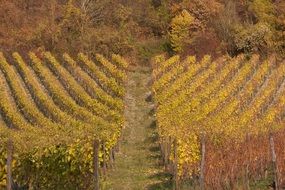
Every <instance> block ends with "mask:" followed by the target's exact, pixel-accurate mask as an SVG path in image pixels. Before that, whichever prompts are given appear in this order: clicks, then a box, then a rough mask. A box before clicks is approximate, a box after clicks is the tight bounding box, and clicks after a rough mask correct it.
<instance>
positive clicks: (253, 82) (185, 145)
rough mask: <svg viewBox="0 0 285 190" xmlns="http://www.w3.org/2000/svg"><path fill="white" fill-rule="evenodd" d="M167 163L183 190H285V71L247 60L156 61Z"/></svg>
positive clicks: (284, 66) (254, 57) (278, 66)
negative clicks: (194, 189)
mask: <svg viewBox="0 0 285 190" xmlns="http://www.w3.org/2000/svg"><path fill="white" fill-rule="evenodd" d="M152 77H153V86H152V91H153V95H154V100H155V103H156V118H157V125H158V130H159V136H160V145H161V150H162V153H163V160H164V163H165V166H166V168H167V170H168V171H171V172H172V173H173V174H174V179H175V186H176V189H179V187H180V186H181V185H182V184H183V183H184V184H185V182H188V183H190V184H191V186H192V187H195V186H198V187H200V188H201V189H269V188H270V187H272V188H274V189H281V188H282V186H284V185H285V178H284V176H285V160H284V158H285V149H284V146H285V141H284V139H285V128H284V124H285V123H284V121H285V117H284V116H285V64H284V63H283V62H278V61H276V59H275V58H274V57H269V58H268V59H266V60H262V59H261V58H260V57H259V56H258V55H252V56H251V57H247V56H245V55H239V56H238V57H235V58H231V57H228V56H224V57H220V58H218V59H217V60H212V59H211V57H210V56H208V55H206V56H204V57H203V58H202V59H201V60H197V59H196V58H195V57H194V56H189V57H187V58H186V59H184V60H180V57H179V56H173V57H171V58H169V59H165V57H164V56H157V57H156V58H155V60H154V61H153V74H152Z"/></svg>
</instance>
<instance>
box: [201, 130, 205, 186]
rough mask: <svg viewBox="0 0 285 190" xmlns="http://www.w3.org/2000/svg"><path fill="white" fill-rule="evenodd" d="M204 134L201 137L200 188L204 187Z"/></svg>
mask: <svg viewBox="0 0 285 190" xmlns="http://www.w3.org/2000/svg"><path fill="white" fill-rule="evenodd" d="M205 141H206V140H205V134H203V135H202V138H201V165H200V189H201V190H204V189H205V155H206V142H205Z"/></svg>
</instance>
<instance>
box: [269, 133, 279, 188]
mask: <svg viewBox="0 0 285 190" xmlns="http://www.w3.org/2000/svg"><path fill="white" fill-rule="evenodd" d="M269 141H270V151H271V158H272V168H273V175H274V189H275V190H279V184H278V168H277V158H276V152H275V145H274V137H273V134H272V133H270V134H269Z"/></svg>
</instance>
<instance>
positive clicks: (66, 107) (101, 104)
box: [0, 52, 128, 189]
mask: <svg viewBox="0 0 285 190" xmlns="http://www.w3.org/2000/svg"><path fill="white" fill-rule="evenodd" d="M91 57H92V58H91ZM93 60H94V61H93ZM127 68H128V63H127V62H126V61H125V60H124V59H123V58H122V57H120V56H119V55H113V56H112V58H111V61H109V60H108V59H106V58H105V57H103V56H102V55H100V54H95V55H94V56H87V55H85V54H83V53H79V54H78V57H77V59H73V58H72V57H71V56H70V55H68V54H66V53H65V54H63V56H61V57H58V58H57V57H55V56H53V55H52V54H51V53H50V52H43V53H32V52H30V53H29V54H28V55H25V56H21V55H20V54H19V53H13V54H12V55H4V54H3V53H0V97H1V98H0V128H1V130H0V137H1V138H0V141H1V144H3V145H4V146H1V147H0V155H1V156H0V188H4V187H5V186H6V184H7V188H8V189H11V188H12V187H13V189H14V188H20V187H21V188H29V189H90V188H93V189H94V188H95V189H98V188H99V172H100V173H102V172H103V173H105V172H106V167H107V165H109V164H110V163H111V162H112V161H113V159H114V154H115V149H116V147H117V143H118V139H119V138H120V134H121V130H122V128H123V127H124V125H125V118H124V96H125V82H126V80H127V73H126V69H127ZM12 179H13V180H12Z"/></svg>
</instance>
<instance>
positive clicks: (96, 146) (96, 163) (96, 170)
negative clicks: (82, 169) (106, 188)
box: [93, 140, 100, 190]
mask: <svg viewBox="0 0 285 190" xmlns="http://www.w3.org/2000/svg"><path fill="white" fill-rule="evenodd" d="M99 148H100V144H99V141H98V140H94V144H93V153H94V157H93V161H94V190H100V186H99V183H100V182H99V179H100V176H99V167H100V164H99Z"/></svg>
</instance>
